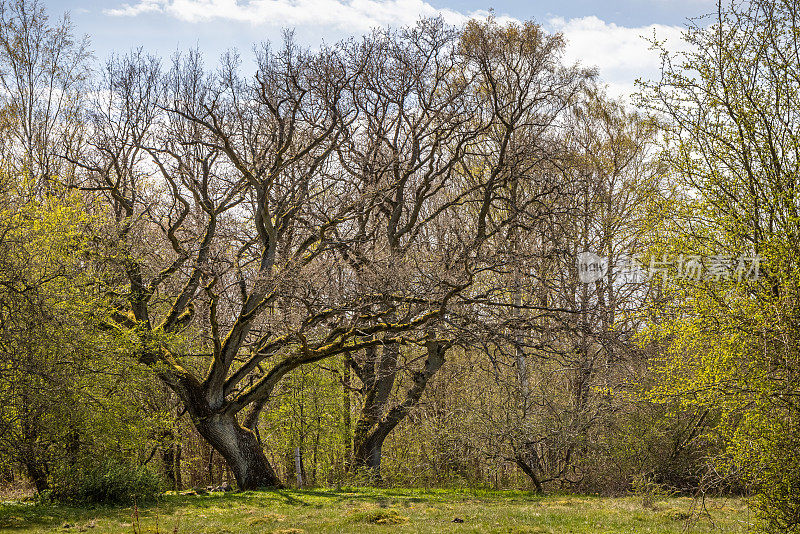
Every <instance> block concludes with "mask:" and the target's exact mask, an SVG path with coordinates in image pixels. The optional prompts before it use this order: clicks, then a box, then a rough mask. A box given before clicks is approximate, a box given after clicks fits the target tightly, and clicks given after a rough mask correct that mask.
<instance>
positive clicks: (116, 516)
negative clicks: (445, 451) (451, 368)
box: [0, 487, 542, 531]
mask: <svg viewBox="0 0 800 534" xmlns="http://www.w3.org/2000/svg"><path fill="white" fill-rule="evenodd" d="M498 499H499V500H503V501H505V502H513V501H515V500H516V501H528V502H530V501H538V500H541V499H542V496H540V495H536V494H534V493H529V492H521V491H509V492H506V491H499V492H498V491H490V490H475V489H457V490H442V489H410V488H361V487H357V488H337V489H333V488H332V489H295V490H293V489H265V490H262V491H245V492H231V493H208V494H204V495H180V494H177V495H176V494H167V495H164V496H163V497H162V498H161V499H160V500H159V501H158V502H154V503H147V504H143V505H140V506H139V507H138V513H139V517H140V518H142V519H147V518H153V517H156V516H159V517H168V516H171V515H173V514H174V513H175V512H176V511H177V510H181V509H183V510H187V509H195V510H202V509H205V508H211V507H220V506H222V507H231V508H233V507H238V506H242V507H244V506H247V507H256V508H263V509H268V508H270V507H271V506H275V505H290V506H302V507H313V508H324V507H326V506H332V505H336V504H340V503H345V502H352V503H357V502H361V503H372V504H375V505H377V506H378V507H380V508H387V507H390V506H396V505H401V506H402V505H409V504H411V503H425V502H428V503H432V504H433V503H438V502H444V501H449V502H453V501H473V502H474V501H478V502H481V501H483V502H492V501H497V500H498ZM133 511H134V508H133V507H132V506H86V507H77V506H67V505H59V504H42V503H37V502H34V501H30V502H11V503H3V504H0V530H5V531H14V530H22V529H26V528H31V527H38V528H47V529H48V530H56V529H58V528H60V527H61V526H62V525H64V524H73V525H74V524H79V523H85V522H88V521H92V520H116V521H124V522H128V521H130V520H131V519H132V516H133Z"/></svg>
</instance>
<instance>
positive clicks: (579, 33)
mask: <svg viewBox="0 0 800 534" xmlns="http://www.w3.org/2000/svg"><path fill="white" fill-rule="evenodd" d="M105 13H106V14H107V15H113V16H127V17H134V16H137V15H141V14H145V13H162V14H164V15H168V16H171V17H173V18H175V19H178V20H181V21H185V22H190V23H197V22H209V21H226V20H227V21H233V22H240V23H249V24H252V25H254V26H270V27H273V28H285V27H296V28H302V27H305V28H321V29H325V30H328V29H335V30H337V31H338V32H342V33H345V34H350V33H362V32H365V31H367V30H369V29H370V28H373V27H376V26H387V25H394V26H400V25H407V24H413V23H414V22H416V21H417V20H419V18H420V17H430V16H437V15H441V16H442V17H443V18H444V19H445V20H446V21H447V22H449V23H451V24H462V23H463V22H465V21H466V20H468V19H469V18H476V17H477V18H484V17H486V16H487V15H488V14H489V13H488V12H486V11H473V12H470V13H462V12H459V11H456V10H453V9H439V8H435V7H434V6H432V5H431V4H429V3H427V2H426V1H425V0H140V1H139V2H138V3H135V4H123V5H122V6H120V7H119V8H116V9H107V10H105ZM498 20H499V21H500V22H507V21H511V20H514V19H512V18H510V17H506V16H503V17H498ZM545 28H546V29H547V30H548V31H552V32H561V33H563V34H564V36H565V37H566V39H567V47H566V50H565V56H566V59H567V61H568V62H577V63H580V64H582V65H584V66H587V67H597V68H598V69H599V71H600V77H601V79H602V80H603V81H605V82H606V83H607V84H608V91H609V93H610V94H611V95H612V96H617V97H625V96H627V95H629V94H630V93H632V92H634V91H635V90H636V88H635V84H634V81H635V80H636V78H655V77H657V76H658V75H659V68H660V66H661V60H660V58H659V55H658V53H657V52H655V51H653V50H650V49H649V47H650V45H649V44H648V42H647V41H646V40H645V37H653V35H654V34H655V35H656V36H657V37H658V39H660V40H663V39H666V40H667V42H668V45H669V46H670V48H672V49H678V48H680V47H681V45H682V40H681V31H682V28H681V27H679V26H666V25H660V24H653V25H650V26H642V27H633V28H632V27H626V26H619V25H617V24H614V23H608V22H605V21H603V20H601V19H599V18H598V17H595V16H590V17H582V18H573V19H569V20H566V19H563V18H552V19H550V20H548V21H547V23H546V24H545Z"/></svg>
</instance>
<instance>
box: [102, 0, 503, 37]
mask: <svg viewBox="0 0 800 534" xmlns="http://www.w3.org/2000/svg"><path fill="white" fill-rule="evenodd" d="M152 12H156V13H164V14H168V15H171V16H173V17H175V18H177V19H179V20H183V21H186V22H205V21H210V20H215V19H220V20H230V21H236V22H248V23H251V24H253V25H271V26H277V27H296V26H332V27H336V28H339V29H345V30H349V31H365V30H368V29H370V28H373V27H375V26H386V25H389V24H392V25H406V24H413V23H414V22H416V21H417V20H419V18H420V17H431V16H437V15H441V16H442V17H443V18H444V19H445V20H446V21H447V22H449V23H451V24H460V23H463V22H464V21H466V20H467V19H468V18H471V17H486V16H487V15H488V14H489V12H488V11H483V10H480V11H474V12H471V13H469V14H463V13H460V12H458V11H454V10H452V9H438V8H435V7H433V6H432V5H431V4H428V3H427V2H425V1H423V0H249V1H244V2H241V1H238V0H141V1H140V2H138V3H136V4H132V5H131V4H123V5H122V6H121V7H119V8H116V9H107V10H105V13H106V14H107V15H113V16H136V15H139V14H142V13H152ZM504 18H505V17H504Z"/></svg>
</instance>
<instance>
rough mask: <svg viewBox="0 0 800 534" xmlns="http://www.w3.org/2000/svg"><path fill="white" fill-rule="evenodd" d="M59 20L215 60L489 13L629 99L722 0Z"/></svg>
mask: <svg viewBox="0 0 800 534" xmlns="http://www.w3.org/2000/svg"><path fill="white" fill-rule="evenodd" d="M44 4H45V6H46V7H47V9H48V12H49V13H50V14H51V15H52V16H57V15H60V14H61V13H64V12H69V13H70V16H71V18H72V21H73V24H74V26H75V30H76V32H77V33H79V34H87V35H88V36H89V37H90V40H91V43H92V48H93V50H94V53H95V56H96V57H97V58H98V59H100V60H103V59H104V58H107V57H108V56H109V55H110V54H111V53H113V52H119V53H124V52H127V51H128V50H131V49H133V48H137V47H139V46H142V47H144V49H145V50H147V51H150V52H153V53H156V54H158V55H161V56H164V57H169V56H170V55H172V53H174V52H175V51H176V50H186V49H189V48H195V47H196V48H199V49H200V50H201V51H202V52H203V54H204V56H205V58H206V62H207V64H213V63H214V62H215V61H216V60H217V59H218V58H219V56H220V55H221V54H222V53H223V52H224V51H225V50H227V49H230V48H236V49H237V50H239V51H240V52H242V53H243V55H245V56H246V55H247V54H248V53H249V51H250V50H251V48H252V46H253V44H254V43H258V42H261V41H276V40H279V39H280V38H281V33H282V31H283V29H285V28H293V29H294V31H295V37H296V38H297V40H298V41H299V42H300V43H302V44H304V45H306V46H309V47H312V48H313V47H315V46H318V45H319V44H321V43H322V42H323V41H325V42H329V43H331V42H335V41H338V40H339V39H342V38H345V37H347V36H350V35H361V34H363V33H365V32H367V31H368V30H369V28H371V27H374V26H386V25H395V26H399V25H404V24H413V23H414V21H416V20H417V19H418V18H420V17H422V16H436V15H442V16H443V17H444V18H445V20H447V21H449V22H452V23H454V24H458V23H462V22H463V21H465V20H467V19H468V18H470V17H485V16H486V15H487V14H488V13H489V12H490V10H491V11H492V12H493V13H494V15H495V16H496V17H498V18H499V19H501V20H506V19H515V20H535V21H536V22H538V23H539V24H541V25H542V26H543V27H544V28H545V29H546V30H547V31H550V32H562V33H563V34H564V35H565V37H566V39H567V48H566V51H565V57H566V59H567V61H568V62H570V63H572V62H579V63H581V64H582V65H584V66H587V67H597V68H598V70H599V73H600V76H601V79H602V80H603V82H604V83H606V84H607V87H608V92H609V93H610V94H611V95H613V96H617V97H622V98H624V97H626V96H627V95H629V94H630V93H631V92H633V91H634V90H635V84H634V81H635V80H636V78H645V79H648V78H649V79H654V78H657V77H658V70H659V65H660V61H659V58H658V55H657V54H655V53H654V52H653V51H651V50H649V44H648V43H647V41H646V40H645V38H644V37H652V36H653V35H654V34H655V35H657V37H658V38H659V39H664V40H666V42H667V46H668V47H669V48H673V49H679V48H680V47H681V31H682V30H683V29H684V27H685V24H686V23H687V21H688V20H689V19H690V18H694V17H698V16H701V15H703V14H707V13H709V12H711V11H712V10H713V9H714V8H715V5H716V1H715V0H618V1H597V0H541V1H537V2H525V1H521V0H517V1H501V0H483V1H480V0H468V1H465V2H453V1H450V0H107V1H105V2H102V1H94V0H49V1H48V0H44Z"/></svg>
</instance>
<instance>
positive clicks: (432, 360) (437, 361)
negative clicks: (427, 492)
mask: <svg viewBox="0 0 800 534" xmlns="http://www.w3.org/2000/svg"><path fill="white" fill-rule="evenodd" d="M446 349H447V347H446V346H445V345H444V344H442V343H440V342H437V341H430V342H428V344H427V350H428V357H427V358H426V359H425V365H424V367H423V369H422V370H421V371H417V372H415V373H414V376H413V382H412V385H411V387H410V388H409V390H408V391H407V392H406V396H405V399H403V402H401V403H400V404H397V405H395V406H394V407H393V408H392V409H391V410H389V411H388V412H387V413H386V415H385V416H383V417H382V418H378V417H380V415H381V414H379V413H375V409H376V407H375V406H368V405H365V406H364V410H363V411H362V417H361V418H360V419H359V421H358V423H356V431H355V435H354V436H353V463H354V465H355V467H356V468H362V469H367V470H368V471H369V473H370V475H371V477H372V478H373V481H375V482H379V481H380V480H381V452H382V449H383V442H384V441H385V440H386V438H387V437H388V436H389V434H390V433H391V432H392V430H394V428H395V427H396V426H397V424H398V423H399V422H400V421H402V420H403V418H405V417H406V416H407V415H408V412H409V411H410V410H411V409H412V408H413V407H414V406H416V405H417V403H418V402H419V400H420V398H421V397H422V394H423V393H424V391H425V387H426V386H427V385H428V381H429V380H430V378H431V377H432V376H433V375H434V374H435V373H436V372H437V371H438V370H439V369H440V368H441V366H442V364H443V363H444V354H445V351H446ZM392 357H394V358H396V353H395V355H393V356H392ZM377 382H378V381H376V383H375V387H376V389H377V388H378V387H385V384H383V385H379V384H378V383H377ZM391 382H392V383H394V376H392V377H391ZM370 393H372V395H370ZM387 397H388V393H387ZM370 398H372V399H375V398H377V399H379V400H382V399H383V391H380V390H377V391H376V392H374V393H373V392H368V395H367V401H369V400H370ZM367 401H365V402H367ZM385 404H386V402H385V400H384V401H383V402H381V404H380V409H381V411H383V408H384V406H385ZM376 416H377V417H376Z"/></svg>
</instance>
